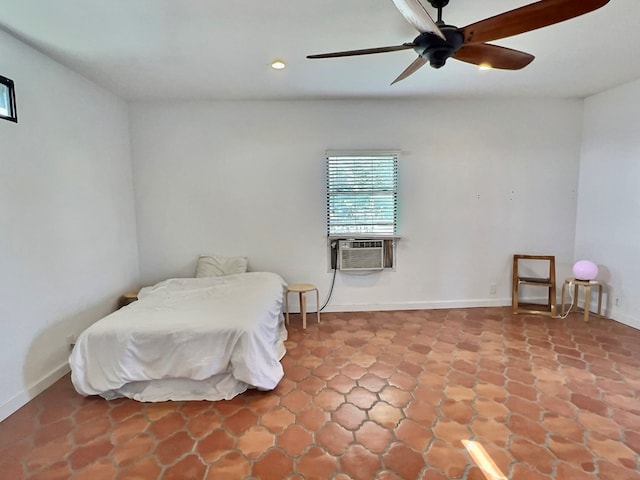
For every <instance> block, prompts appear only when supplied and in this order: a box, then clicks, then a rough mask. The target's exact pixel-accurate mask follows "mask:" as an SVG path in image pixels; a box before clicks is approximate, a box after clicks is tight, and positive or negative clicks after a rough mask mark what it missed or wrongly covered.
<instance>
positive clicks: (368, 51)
mask: <svg viewBox="0 0 640 480" xmlns="http://www.w3.org/2000/svg"><path fill="white" fill-rule="evenodd" d="M413 47H415V44H414V43H403V44H402V45H393V46H391V47H378V48H364V49H362V50H346V51H344V52H332V53H318V54H316V55H307V58H334V57H352V56H354V55H370V54H372V53H385V52H397V51H398V50H409V49H410V48H413Z"/></svg>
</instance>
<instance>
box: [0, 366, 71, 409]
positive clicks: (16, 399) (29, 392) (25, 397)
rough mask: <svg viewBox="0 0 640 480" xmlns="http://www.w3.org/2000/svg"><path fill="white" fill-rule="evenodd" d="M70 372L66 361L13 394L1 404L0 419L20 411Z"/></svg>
mask: <svg viewBox="0 0 640 480" xmlns="http://www.w3.org/2000/svg"><path fill="white" fill-rule="evenodd" d="M69 372H70V369H69V364H68V363H67V362H65V363H64V364H62V365H60V366H59V367H57V368H55V369H53V371H51V372H50V373H49V374H47V375H45V376H44V377H42V378H41V379H40V380H38V381H36V382H34V383H33V384H32V385H30V386H28V387H27V388H25V389H24V390H22V391H21V392H19V393H18V394H16V395H15V396H13V398H11V399H10V400H9V401H7V402H5V403H4V404H2V405H0V421H2V420H4V419H5V418H7V417H8V416H9V415H11V414H12V413H14V412H16V411H18V410H19V409H20V408H21V407H23V406H24V405H26V404H27V402H29V400H31V399H32V398H34V397H36V396H37V395H39V394H41V393H42V392H44V391H45V390H46V389H47V388H49V387H50V386H51V385H53V384H54V383H55V382H57V381H58V380H60V379H61V378H62V377H64V376H65V375H66V374H67V373H69Z"/></svg>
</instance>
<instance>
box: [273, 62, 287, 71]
mask: <svg viewBox="0 0 640 480" xmlns="http://www.w3.org/2000/svg"><path fill="white" fill-rule="evenodd" d="M284 67H286V65H285V63H284V62H283V61H282V60H274V61H273V62H271V68H273V69H275V70H282V69H283V68H284Z"/></svg>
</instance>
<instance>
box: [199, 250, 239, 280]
mask: <svg viewBox="0 0 640 480" xmlns="http://www.w3.org/2000/svg"><path fill="white" fill-rule="evenodd" d="M248 263H249V259H248V258H247V257H221V256H217V255H200V258H198V266H197V267H196V278H201V277H221V276H223V275H232V274H234V273H245V272H246V271H247V265H248Z"/></svg>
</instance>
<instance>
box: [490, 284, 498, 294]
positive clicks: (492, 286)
mask: <svg viewBox="0 0 640 480" xmlns="http://www.w3.org/2000/svg"><path fill="white" fill-rule="evenodd" d="M497 288H498V287H497V286H496V284H495V283H492V284H491V285H489V294H490V295H495V294H496V292H497Z"/></svg>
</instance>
